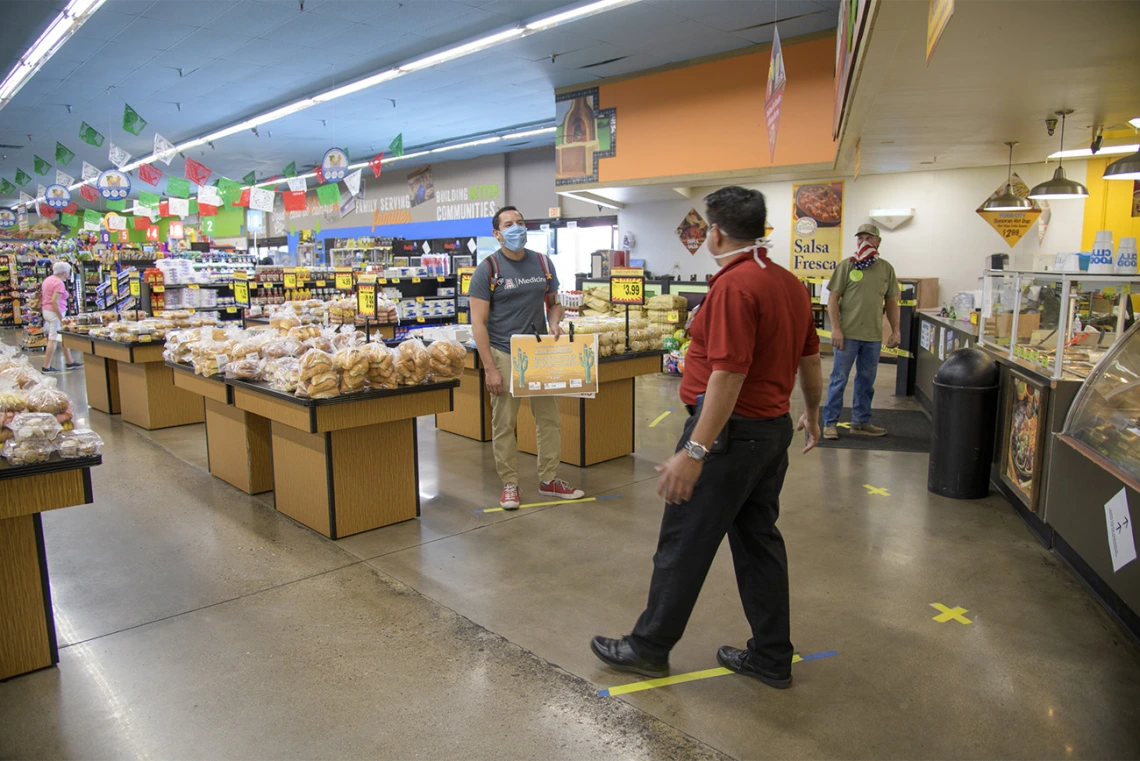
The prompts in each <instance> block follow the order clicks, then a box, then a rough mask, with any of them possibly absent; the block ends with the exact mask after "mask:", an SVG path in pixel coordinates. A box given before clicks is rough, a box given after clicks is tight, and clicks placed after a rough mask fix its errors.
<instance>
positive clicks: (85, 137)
mask: <svg viewBox="0 0 1140 761" xmlns="http://www.w3.org/2000/svg"><path fill="white" fill-rule="evenodd" d="M79 139H80V140H82V141H83V142H85V143H87V144H88V145H94V146H95V147H96V148H98V147H99V146H101V145H103V136H102V135H101V134H99V132H98V131H96V129H95V128H94V127H92V126H91V125H90V124H88V123H87V122H83V124H80V125H79Z"/></svg>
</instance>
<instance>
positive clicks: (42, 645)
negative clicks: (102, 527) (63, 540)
mask: <svg viewBox="0 0 1140 761" xmlns="http://www.w3.org/2000/svg"><path fill="white" fill-rule="evenodd" d="M101 462H102V458H101V457H99V456H98V455H96V456H94V457H82V458H79V459H74V460H63V459H60V457H59V455H58V454H53V455H52V457H51V459H50V460H48V461H47V462H44V463H40V464H37V465H23V466H20V467H12V466H9V465H8V463H6V462H3V461H0V611H2V612H3V614H2V615H0V680H3V679H8V678H10V677H14V676H18V675H20V674H26V673H28V672H29V671H36V670H37V669H42V668H47V667H48V666H53V665H55V664H56V663H59V649H58V647H57V645H56V637H55V618H54V616H53V614H52V607H51V588H50V587H49V586H48V569H47V558H46V555H45V553H44V532H43V525H42V523H41V521H40V513H42V512H44V511H45V510H57V509H59V508H61V507H71V506H73V505H84V504H87V503H88V502H91V501H92V496H91V468H92V466H94V465H98V464H99V463H101Z"/></svg>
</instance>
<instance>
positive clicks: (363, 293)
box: [356, 283, 376, 317]
mask: <svg viewBox="0 0 1140 761" xmlns="http://www.w3.org/2000/svg"><path fill="white" fill-rule="evenodd" d="M356 310H357V311H358V312H360V316H361V317H375V316H376V286H375V285H373V284H372V283H360V284H358V285H357V286H356Z"/></svg>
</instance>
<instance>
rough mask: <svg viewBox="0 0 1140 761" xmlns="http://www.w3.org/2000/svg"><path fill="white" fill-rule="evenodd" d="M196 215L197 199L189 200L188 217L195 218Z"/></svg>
mask: <svg viewBox="0 0 1140 761" xmlns="http://www.w3.org/2000/svg"><path fill="white" fill-rule="evenodd" d="M197 214H198V199H197V198H191V199H190V216H192V217H193V216H196V215H197Z"/></svg>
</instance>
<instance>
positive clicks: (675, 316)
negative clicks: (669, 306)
mask: <svg viewBox="0 0 1140 761" xmlns="http://www.w3.org/2000/svg"><path fill="white" fill-rule="evenodd" d="M665 320H666V321H667V322H680V321H681V313H680V312H679V311H677V310H673V311H672V312H669V313H668V314H667V315H665Z"/></svg>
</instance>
